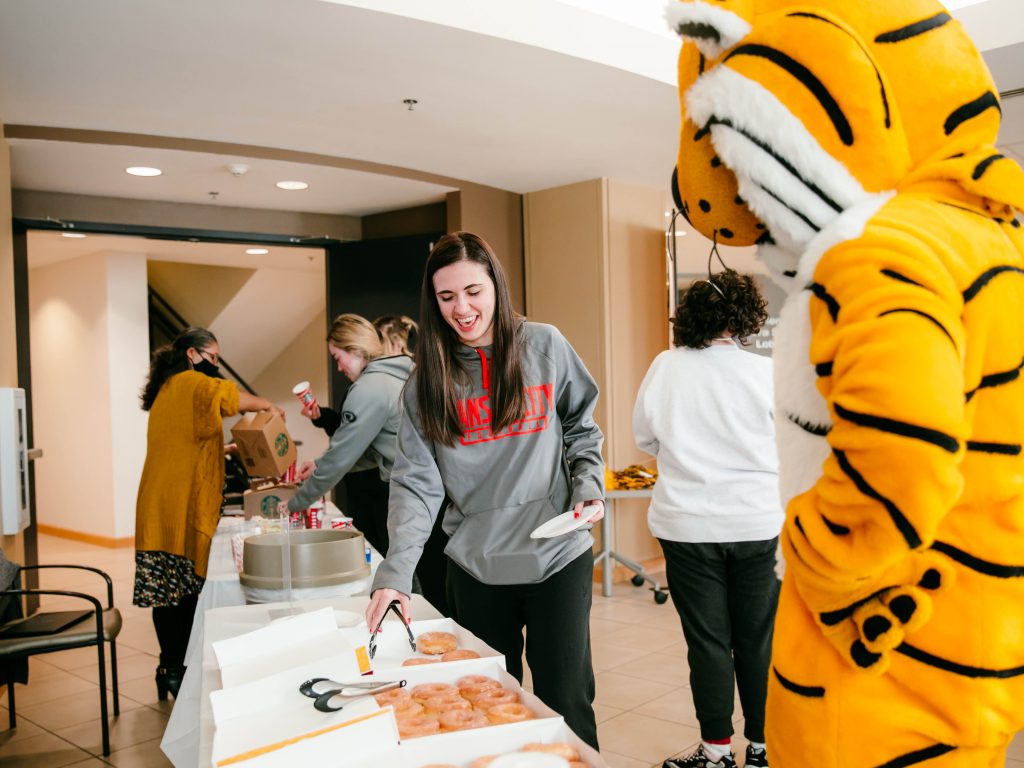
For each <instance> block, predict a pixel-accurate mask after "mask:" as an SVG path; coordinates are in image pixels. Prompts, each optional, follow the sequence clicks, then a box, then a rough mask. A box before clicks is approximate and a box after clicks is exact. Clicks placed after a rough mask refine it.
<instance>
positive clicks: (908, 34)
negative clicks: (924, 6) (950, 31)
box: [875, 12, 952, 43]
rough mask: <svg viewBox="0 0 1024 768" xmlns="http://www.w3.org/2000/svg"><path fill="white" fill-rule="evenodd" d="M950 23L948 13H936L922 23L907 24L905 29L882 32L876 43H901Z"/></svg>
mask: <svg viewBox="0 0 1024 768" xmlns="http://www.w3.org/2000/svg"><path fill="white" fill-rule="evenodd" d="M950 21H952V19H951V18H950V17H949V14H948V13H945V12H943V13H936V14H935V15H934V16H931V17H929V18H927V19H924V20H923V21H915V22H914V23H913V24H907V26H905V27H900V28H899V29H893V30H891V31H889V32H883V33H882V34H880V35H879V36H878V37H876V38H875V42H876V43H902V42H903V41H904V40H909V39H910V38H912V37H917V36H918V35H923V34H924V33H925V32H931V31H932V30H933V29H938V28H939V27H941V26H943V25H944V24H947V23H948V22H950Z"/></svg>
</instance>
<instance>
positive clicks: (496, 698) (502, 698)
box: [473, 688, 519, 712]
mask: <svg viewBox="0 0 1024 768" xmlns="http://www.w3.org/2000/svg"><path fill="white" fill-rule="evenodd" d="M518 703H519V694H518V693H516V692H515V691H510V690H508V689H506V688H498V689H496V690H493V691H487V692H486V693H484V694H481V695H480V696H478V697H477V699H476V701H474V702H473V706H474V707H476V708H477V709H481V710H484V711H485V712H486V711H487V710H489V709H490V708H491V707H497V706H499V705H501V704H518Z"/></svg>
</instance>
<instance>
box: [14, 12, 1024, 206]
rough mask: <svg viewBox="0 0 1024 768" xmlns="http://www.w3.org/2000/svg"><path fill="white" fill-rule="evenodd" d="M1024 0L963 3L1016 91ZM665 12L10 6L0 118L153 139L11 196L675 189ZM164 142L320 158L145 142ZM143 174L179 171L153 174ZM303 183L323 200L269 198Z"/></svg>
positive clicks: (24, 161) (393, 196)
mask: <svg viewBox="0 0 1024 768" xmlns="http://www.w3.org/2000/svg"><path fill="white" fill-rule="evenodd" d="M1019 3H1020V0H979V1H978V2H970V1H969V0H959V2H958V3H956V4H958V5H967V6H969V7H964V8H963V9H962V10H958V11H956V12H955V13H956V15H957V16H958V18H960V19H961V20H962V21H963V22H964V24H965V26H967V28H968V30H969V31H970V32H971V34H972V35H973V36H974V37H975V39H976V40H978V41H979V45H980V46H981V47H982V48H986V47H987V48H990V49H991V50H987V51H986V56H987V57H988V59H989V62H990V65H991V66H992V68H993V71H994V73H995V75H996V78H997V81H998V83H999V87H1000V89H1001V90H1004V91H1005V90H1009V89H1012V88H1019V87H1022V86H1024V44H1022V43H1021V41H1024V14H1021V13H1019V9H1020V6H1019ZM662 5H663V3H662V0H629V2H628V3H622V2H613V0H517V1H516V2H515V3H498V2H496V0H431V2H423V0H329V1H321V0H215V2H210V1H209V0H179V1H178V2H171V1H170V0H132V2H124V0H88V1H87V2H86V1H84V0H31V2H29V1H27V0H0V120H2V121H3V122H4V123H6V124H7V125H8V126H16V125H25V126H40V127H47V128H63V129H80V130H89V131H104V132H120V133H125V134H134V135H135V137H126V138H124V139H123V140H119V139H116V138H111V137H110V136H108V137H107V138H106V140H107V141H108V143H109V142H114V143H115V144H118V143H119V144H122V146H116V145H114V146H111V145H106V144H97V143H75V142H71V141H43V140H37V139H24V138H16V139H12V140H10V143H11V149H12V174H13V184H14V186H15V187H16V188H22V189H42V190H50V191H62V192H77V193H83V194H92V195H105V196H115V197H134V198H142V199H152V200H167V201H174V202H192V203H197V202H199V203H212V204H220V205H230V206H242V207H252V208H268V209H279V210H303V211H310V212H319V213H334V214H350V215H366V214H370V213H376V212H380V211H384V210H392V209H396V208H402V207H408V206H412V205H418V204H425V203H430V202H437V201H440V200H443V199H444V195H445V193H446V192H447V191H449V190H451V189H453V188H455V187H456V186H458V184H459V183H461V182H460V181H459V180H462V181H467V182H473V183H477V184H484V185H489V186H494V187H498V188H501V189H506V190H511V191H515V192H528V191H532V190H537V189H544V188H547V187H552V186H557V185H561V184H567V183H572V182H576V181H581V180H584V179H592V178H597V177H610V178H616V179H620V180H622V181H627V182H633V183H638V184H643V185H647V186H659V187H660V186H664V185H666V184H667V180H668V177H669V173H670V170H671V167H672V164H673V162H674V156H675V145H676V135H677V126H678V115H677V106H676V105H677V97H676V93H675V85H674V79H675V56H676V52H677V50H678V41H677V40H675V39H674V38H673V36H672V35H671V34H669V33H667V32H666V30H665V29H664V28H663V26H662V22H661V20H660V15H661V8H662ZM627 8H628V10H627ZM1014 9H1016V11H1017V12H1016V13H1014V12H1013V11H1014ZM407 98H415V99H417V100H418V101H419V103H418V105H417V106H416V108H415V110H413V111H409V110H408V109H407V108H406V106H405V105H404V104H403V103H402V101H403V99H407ZM1004 113H1005V125H1006V128H1005V129H1004V135H1003V139H1004V141H1003V144H1004V148H1008V149H1010V150H1011V151H1016V152H1017V153H1018V154H1020V155H1022V156H1024V97H1021V98H1017V99H1009V100H1007V102H1006V104H1005V105H1004ZM140 136H141V138H139V137H140ZM149 137H168V138H169V139H173V140H178V141H179V142H180V141H181V140H192V141H204V142H228V143H232V144H236V145H251V146H253V147H260V148H272V149H275V150H285V151H290V152H296V153H314V154H317V155H320V156H322V157H321V158H320V159H319V160H318V159H315V158H310V157H308V156H306V157H303V158H300V157H293V158H291V160H292V161H287V160H267V159H257V158H247V157H246V155H245V152H244V151H239V152H231V153H227V152H225V151H223V150H216V151H212V152H205V151H203V152H201V151H195V149H196V147H190V148H189V149H190V151H181V150H172V149H144V148H142V147H141V146H138V145H141V144H145V143H152V141H151V140H150V139H149ZM156 143H160V142H159V141H158V142H156ZM124 145H136V146H134V147H132V146H124ZM324 158H326V159H327V160H328V161H329V160H330V159H332V158H334V159H339V158H340V159H342V160H340V161H339V162H336V163H334V165H339V164H340V165H345V164H346V162H347V160H351V161H354V162H356V163H376V164H383V165H385V166H390V167H391V168H382V169H380V170H382V171H383V173H382V174H377V173H367V172H363V170H365V169H362V170H347V169H344V168H338V167H331V165H330V164H325V162H324ZM346 159H347V160H346ZM239 161H241V162H245V163H246V164H248V165H249V166H250V169H251V170H250V171H249V173H248V174H246V175H245V176H244V177H241V178H234V177H232V176H231V175H230V173H228V172H227V170H226V166H227V165H228V164H230V163H232V162H239ZM129 164H144V165H156V166H157V167H160V168H163V169H164V171H165V173H164V175H163V176H161V177H158V178H156V179H137V178H133V177H129V176H127V175H125V174H124V173H123V169H124V167H126V166H127V165H129ZM403 169H404V170H403ZM294 177H298V178H300V179H301V180H304V181H307V182H309V183H310V189H309V190H306V191H304V192H293V193H286V192H282V191H280V190H278V189H276V188H274V187H273V182H274V181H278V180H281V179H283V178H294ZM410 177H411V178H410ZM211 191H216V192H218V193H219V194H218V196H217V200H216V202H215V203H213V201H211V199H210V196H209V194H208V193H209V192H211Z"/></svg>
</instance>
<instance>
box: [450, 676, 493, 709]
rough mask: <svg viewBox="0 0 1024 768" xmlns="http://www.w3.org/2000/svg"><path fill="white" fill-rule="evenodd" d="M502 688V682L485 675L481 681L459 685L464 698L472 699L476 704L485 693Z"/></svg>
mask: <svg viewBox="0 0 1024 768" xmlns="http://www.w3.org/2000/svg"><path fill="white" fill-rule="evenodd" d="M500 690H501V684H500V683H499V682H498V681H497V680H491V679H490V678H488V677H485V678H484V679H483V680H482V681H480V682H479V683H467V684H466V685H460V686H459V693H461V694H462V698H464V699H466V701H472V702H473V703H474V704H475V703H476V701H477V699H479V698H480V697H481V696H483V695H484V694H485V693H490V692H491V691H500Z"/></svg>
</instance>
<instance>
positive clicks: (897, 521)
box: [833, 451, 921, 549]
mask: <svg viewBox="0 0 1024 768" xmlns="http://www.w3.org/2000/svg"><path fill="white" fill-rule="evenodd" d="M833 453H834V454H835V457H836V459H837V460H838V461H839V468H840V469H841V470H843V472H844V473H845V474H846V476H847V477H849V478H850V479H851V480H852V481H853V484H854V485H855V486H856V487H857V490H859V491H860V492H861V493H863V494H864V495H865V496H867V497H868V498H871V499H874V500H875V501H877V502H879V503H880V504H881V505H882V506H883V507H885V509H886V511H887V512H888V513H889V517H890V518H891V519H892V522H893V524H894V525H895V526H896V530H898V531H899V532H900V535H902V536H903V540H904V541H905V542H907V546H909V547H910V548H911V549H917V548H918V547H919V546H921V537H920V536H918V535H917V531H915V530H914V526H913V525H911V524H910V521H909V520H907V518H906V515H904V514H903V513H902V512H901V511H900V509H899V507H897V506H896V505H895V504H893V502H892V501H890V500H889V499H887V498H885V496H883V495H882V494H880V493H879V492H878V491H876V490H875V489H874V488H872V487H871V486H870V485H869V484H868V481H867V480H865V479H864V476H863V475H862V474H861V473H860V472H858V471H857V470H856V469H854V467H853V465H852V464H850V460H849V459H847V458H846V454H845V453H844V452H843V451H833Z"/></svg>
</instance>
